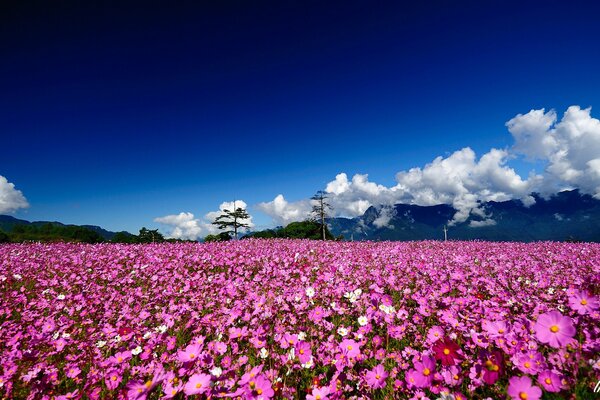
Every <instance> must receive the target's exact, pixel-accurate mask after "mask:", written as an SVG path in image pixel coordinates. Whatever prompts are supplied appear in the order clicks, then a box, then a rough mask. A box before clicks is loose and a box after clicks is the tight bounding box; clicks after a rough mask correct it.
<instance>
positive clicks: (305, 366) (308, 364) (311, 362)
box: [302, 356, 315, 368]
mask: <svg viewBox="0 0 600 400" xmlns="http://www.w3.org/2000/svg"><path fill="white" fill-rule="evenodd" d="M313 365H315V364H314V363H313V358H312V356H310V360H308V361H307V362H306V363H304V364H302V368H310V367H312V366H313Z"/></svg>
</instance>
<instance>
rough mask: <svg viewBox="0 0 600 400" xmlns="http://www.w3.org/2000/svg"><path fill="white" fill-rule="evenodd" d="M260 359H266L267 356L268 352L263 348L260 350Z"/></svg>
mask: <svg viewBox="0 0 600 400" xmlns="http://www.w3.org/2000/svg"><path fill="white" fill-rule="evenodd" d="M259 356H260V358H267V357H268V356H269V352H268V351H267V349H265V348H264V347H263V348H262V349H260V354H259Z"/></svg>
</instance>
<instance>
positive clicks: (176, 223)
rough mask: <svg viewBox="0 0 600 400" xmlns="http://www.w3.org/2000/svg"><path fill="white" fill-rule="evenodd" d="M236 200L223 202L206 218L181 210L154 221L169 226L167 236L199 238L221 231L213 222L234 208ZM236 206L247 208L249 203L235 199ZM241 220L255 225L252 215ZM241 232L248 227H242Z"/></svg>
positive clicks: (188, 238)
mask: <svg viewBox="0 0 600 400" xmlns="http://www.w3.org/2000/svg"><path fill="white" fill-rule="evenodd" d="M233 204H234V202H232V201H231V202H227V201H226V202H223V203H221V205H220V206H219V211H211V212H208V213H207V214H206V215H205V216H204V218H196V217H195V216H194V214H192V213H191V212H181V213H179V214H172V215H165V216H164V217H158V218H155V219H154V221H155V222H158V223H160V224H163V225H165V226H167V227H169V229H170V230H169V232H168V234H167V236H168V237H169V238H174V239H185V240H197V239H199V238H202V237H204V236H206V235H209V234H215V233H218V232H219V229H218V228H217V226H216V225H213V224H212V222H213V221H214V220H215V218H217V217H218V216H219V215H221V214H222V213H223V212H224V211H226V210H229V211H231V210H233ZM235 208H236V209H237V208H242V209H244V210H246V209H247V204H246V202H244V201H243V200H236V201H235ZM240 222H243V223H246V224H248V226H249V228H253V227H254V223H253V222H252V216H250V217H249V218H247V219H242V220H240ZM240 231H241V232H244V231H246V229H243V228H242V229H241V230H240Z"/></svg>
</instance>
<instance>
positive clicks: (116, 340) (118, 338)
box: [113, 335, 121, 342]
mask: <svg viewBox="0 0 600 400" xmlns="http://www.w3.org/2000/svg"><path fill="white" fill-rule="evenodd" d="M113 340H114V341H115V342H120V341H121V336H119V335H117V336H115V338H114V339H113Z"/></svg>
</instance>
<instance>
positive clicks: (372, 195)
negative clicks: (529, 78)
mask: <svg viewBox="0 0 600 400" xmlns="http://www.w3.org/2000/svg"><path fill="white" fill-rule="evenodd" d="M506 126H507V128H508V131H509V132H510V134H511V135H512V137H513V139H514V145H513V146H511V147H510V148H508V149H496V148H492V149H490V150H489V151H488V152H486V153H484V154H482V155H481V156H479V157H478V156H477V155H476V154H475V152H474V151H473V150H472V149H471V148H469V147H465V148H463V149H460V150H457V151H455V152H454V153H452V154H451V155H450V156H447V157H442V156H439V157H436V158H435V159H434V160H433V161H431V162H430V163H427V164H426V165H425V166H423V167H415V168H411V169H409V170H407V171H399V172H397V173H396V176H395V178H396V179H395V180H396V184H395V185H393V186H390V187H387V186H385V185H381V184H377V183H375V182H371V181H369V177H368V175H367V174H355V175H354V176H353V177H352V178H351V179H349V178H348V175H347V174H346V173H344V172H342V173H339V174H338V175H337V176H336V177H335V179H334V180H332V181H331V182H329V183H328V184H327V185H326V188H325V190H326V192H327V193H328V194H329V196H330V198H329V202H330V203H331V204H332V206H333V209H334V215H335V216H345V217H356V216H360V215H362V214H363V213H364V212H365V211H366V210H367V209H368V208H369V207H370V206H372V205H376V206H391V205H394V204H398V203H404V204H416V205H422V206H430V205H436V204H449V205H452V206H453V207H454V208H455V209H456V210H457V212H456V214H455V215H454V217H453V218H452V220H451V221H449V223H450V224H451V225H452V224H456V223H460V222H464V221H466V220H467V219H468V218H469V216H471V215H474V216H476V217H477V219H480V220H476V221H471V222H470V226H472V227H474V228H476V227H481V226H490V225H493V224H495V221H494V220H493V218H492V216H488V215H486V214H485V211H484V210H483V209H481V208H480V205H481V203H482V202H486V201H506V200H510V199H519V200H521V201H522V202H523V203H524V204H525V205H526V206H528V205H531V204H533V203H534V202H535V200H534V198H533V197H532V196H531V193H532V192H539V193H541V194H542V195H545V196H549V195H551V194H554V193H557V192H558V191H561V190H565V189H574V188H577V189H579V190H581V191H582V192H584V193H588V194H591V195H593V196H595V197H596V198H600V121H599V120H598V119H596V118H593V117H592V116H591V108H586V109H581V108H580V107H579V106H571V107H569V108H568V109H567V111H566V112H565V113H564V115H563V116H562V118H561V120H560V121H558V115H557V113H556V111H554V110H550V111H548V112H546V111H545V110H544V109H540V110H531V111H529V112H528V113H527V114H518V115H517V116H515V117H514V118H512V119H511V120H509V121H508V122H507V123H506ZM515 158H521V159H523V160H524V161H530V162H540V161H541V162H542V164H543V165H544V171H543V173H542V174H534V173H530V174H529V176H527V177H521V176H520V175H519V174H517V172H516V171H515V170H514V169H513V168H511V167H510V165H509V164H510V161H511V160H512V159H515ZM258 209H259V210H260V211H262V212H264V213H265V214H267V215H269V216H271V217H272V218H273V220H274V221H276V222H277V223H280V224H283V223H289V222H292V221H298V220H302V219H304V218H305V217H306V216H307V215H308V213H309V211H310V203H309V201H308V200H300V201H297V202H288V201H286V200H285V198H284V197H283V195H281V194H280V195H278V196H277V197H276V198H275V199H274V200H272V201H270V202H265V203H260V204H259V205H258ZM390 219H391V216H390V215H389V213H387V212H383V213H382V214H381V217H380V219H378V220H377V225H378V226H387V224H389V221H390Z"/></svg>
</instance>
